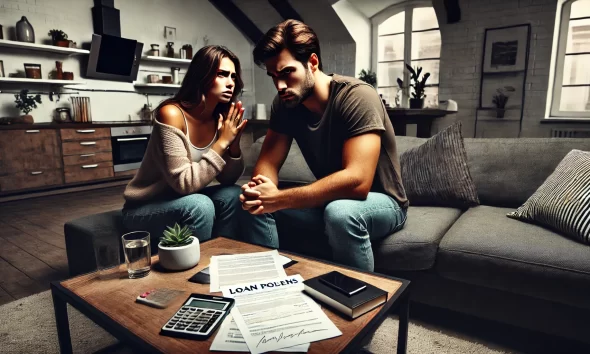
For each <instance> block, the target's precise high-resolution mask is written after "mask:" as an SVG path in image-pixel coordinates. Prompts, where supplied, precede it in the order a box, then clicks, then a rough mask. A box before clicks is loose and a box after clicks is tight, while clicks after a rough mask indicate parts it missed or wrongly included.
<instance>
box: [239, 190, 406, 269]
mask: <svg viewBox="0 0 590 354" xmlns="http://www.w3.org/2000/svg"><path fill="white" fill-rule="evenodd" d="M276 213H284V215H282V216H285V217H286V218H288V220H289V221H290V222H292V223H294V224H297V225H305V226H306V229H307V228H309V229H310V232H315V233H324V234H325V235H326V236H327V238H328V242H329V244H330V247H331V248H332V254H333V257H334V261H336V262H338V263H341V264H344V265H348V266H352V267H356V268H359V269H362V270H367V271H373V270H374V268H375V261H374V259H373V251H372V249H371V240H373V241H375V240H379V239H382V238H385V237H387V236H389V235H391V234H392V233H394V232H396V231H398V230H400V229H402V228H403V227H404V224H405V222H406V218H407V210H406V209H404V208H401V207H400V205H399V204H398V203H397V202H396V201H395V199H393V198H391V197H389V196H388V195H385V194H382V193H375V192H370V193H369V195H368V196H367V199H365V200H352V199H339V200H335V201H333V202H330V203H328V204H327V205H326V207H325V208H312V209H286V210H280V211H277V212H276ZM244 214H248V215H250V214H249V213H248V212H247V211H243V212H242V213H241V216H242V220H241V222H242V224H245V225H244V227H243V231H242V237H243V238H244V241H246V242H250V243H256V244H260V245H265V246H268V247H272V248H279V235H278V232H277V225H276V221H275V217H274V215H272V214H263V215H258V216H255V217H244Z"/></svg>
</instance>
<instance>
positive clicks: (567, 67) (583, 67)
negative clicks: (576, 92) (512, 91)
mask: <svg viewBox="0 0 590 354" xmlns="http://www.w3.org/2000/svg"><path fill="white" fill-rule="evenodd" d="M588 63H590V54H588V55H566V57H565V62H564V65H563V84H564V85H580V84H589V85H590V65H588Z"/></svg>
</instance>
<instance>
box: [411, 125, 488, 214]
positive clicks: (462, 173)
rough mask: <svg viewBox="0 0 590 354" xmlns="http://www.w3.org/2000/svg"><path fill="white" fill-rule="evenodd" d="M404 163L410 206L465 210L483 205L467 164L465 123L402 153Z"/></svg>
mask: <svg viewBox="0 0 590 354" xmlns="http://www.w3.org/2000/svg"><path fill="white" fill-rule="evenodd" d="M400 165H401V172H402V181H403V183H404V188H405V190H406V195H407V197H408V200H409V201H410V205H431V206H446V207H453V208H461V209H464V208H469V207H471V206H475V205H479V198H478V197H477V190H476V188H475V184H474V183H473V180H472V179H471V174H470V173H469V167H468V166H467V152H466V151H465V145H464V143H463V136H462V135H461V122H458V123H455V124H453V125H451V126H449V127H447V128H446V129H444V130H442V131H441V132H439V133H438V134H436V135H435V136H433V137H432V138H430V139H428V140H427V141H426V142H425V143H424V144H422V145H420V146H418V147H415V148H412V149H409V150H407V151H405V152H404V153H403V154H401V156H400Z"/></svg>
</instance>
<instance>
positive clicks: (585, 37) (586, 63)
mask: <svg viewBox="0 0 590 354" xmlns="http://www.w3.org/2000/svg"><path fill="white" fill-rule="evenodd" d="M554 36H555V39H554V41H553V55H552V60H551V64H552V65H551V75H550V80H551V81H550V86H549V87H550V90H549V95H548V97H549V100H548V101H549V102H548V103H549V104H548V113H549V114H547V116H548V117H558V118H559V117H562V118H566V117H567V118H590V0H575V1H571V0H569V1H566V0H561V1H560V2H559V7H558V14H557V18H556V25H555V34H554Z"/></svg>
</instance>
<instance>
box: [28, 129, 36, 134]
mask: <svg viewBox="0 0 590 354" xmlns="http://www.w3.org/2000/svg"><path fill="white" fill-rule="evenodd" d="M25 133H39V130H38V129H35V130H25Z"/></svg>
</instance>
